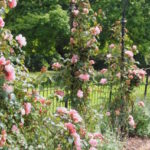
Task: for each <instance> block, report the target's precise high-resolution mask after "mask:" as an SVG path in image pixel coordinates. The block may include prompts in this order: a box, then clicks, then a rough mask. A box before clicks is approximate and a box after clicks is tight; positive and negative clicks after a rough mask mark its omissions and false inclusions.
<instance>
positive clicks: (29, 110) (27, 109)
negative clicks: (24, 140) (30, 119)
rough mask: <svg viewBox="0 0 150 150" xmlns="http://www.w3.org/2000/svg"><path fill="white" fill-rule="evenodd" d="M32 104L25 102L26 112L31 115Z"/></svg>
mask: <svg viewBox="0 0 150 150" xmlns="http://www.w3.org/2000/svg"><path fill="white" fill-rule="evenodd" d="M31 108H32V105H31V103H24V109H25V114H26V115H29V114H30V112H31Z"/></svg>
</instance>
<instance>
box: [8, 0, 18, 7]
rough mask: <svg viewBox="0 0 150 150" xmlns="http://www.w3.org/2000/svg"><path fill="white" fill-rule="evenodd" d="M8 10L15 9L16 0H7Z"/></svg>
mask: <svg viewBox="0 0 150 150" xmlns="http://www.w3.org/2000/svg"><path fill="white" fill-rule="evenodd" d="M8 6H9V8H15V7H16V6H17V0H8Z"/></svg>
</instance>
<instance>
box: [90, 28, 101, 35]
mask: <svg viewBox="0 0 150 150" xmlns="http://www.w3.org/2000/svg"><path fill="white" fill-rule="evenodd" d="M90 31H91V34H92V35H95V36H96V35H99V34H100V32H101V31H100V29H99V27H98V26H96V27H93V28H91V29H90Z"/></svg>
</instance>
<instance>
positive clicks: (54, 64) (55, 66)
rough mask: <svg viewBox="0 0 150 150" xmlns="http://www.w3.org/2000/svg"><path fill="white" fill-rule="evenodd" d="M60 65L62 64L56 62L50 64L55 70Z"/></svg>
mask: <svg viewBox="0 0 150 150" xmlns="http://www.w3.org/2000/svg"><path fill="white" fill-rule="evenodd" d="M61 67H62V65H61V64H60V63H58V62H56V63H53V64H52V69H55V70H57V69H60V68H61Z"/></svg>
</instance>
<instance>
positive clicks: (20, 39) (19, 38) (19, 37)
mask: <svg viewBox="0 0 150 150" xmlns="http://www.w3.org/2000/svg"><path fill="white" fill-rule="evenodd" d="M16 40H17V41H18V43H19V45H20V47H22V46H26V45H27V41H26V38H25V37H23V36H22V34H19V35H17V36H16Z"/></svg>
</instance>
